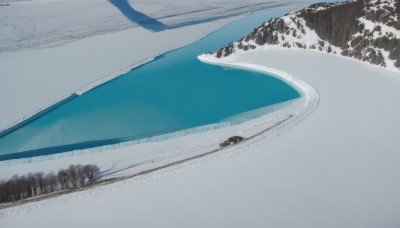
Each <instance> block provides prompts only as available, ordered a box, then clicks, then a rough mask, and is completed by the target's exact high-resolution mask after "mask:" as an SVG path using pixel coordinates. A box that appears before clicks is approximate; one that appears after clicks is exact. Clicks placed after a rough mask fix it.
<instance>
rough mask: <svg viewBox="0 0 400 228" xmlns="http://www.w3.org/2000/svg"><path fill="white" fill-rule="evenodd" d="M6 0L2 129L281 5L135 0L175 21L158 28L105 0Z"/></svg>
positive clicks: (1, 27) (0, 17)
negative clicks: (144, 24) (250, 15)
mask: <svg viewBox="0 0 400 228" xmlns="http://www.w3.org/2000/svg"><path fill="white" fill-rule="evenodd" d="M6 2H8V3H9V4H10V6H0V69H1V70H0V74H1V77H0V97H2V99H0V107H2V108H1V110H0V116H1V118H0V129H7V128H8V127H10V126H13V125H15V124H16V123H19V122H20V121H22V120H23V119H25V118H27V117H29V116H31V115H33V114H35V113H37V112H39V111H40V110H42V109H44V108H46V107H48V106H51V105H53V104H54V103H56V102H58V101H60V100H62V99H64V98H65V97H68V96H70V95H71V94H73V93H76V94H81V93H82V92H84V91H86V90H87V89H90V88H92V87H93V86H96V85H98V84H99V83H101V82H104V81H107V80H110V79H112V78H114V77H117V76H119V75H120V74H121V73H123V72H126V71H128V70H129V69H130V68H131V67H133V66H137V64H140V63H143V62H145V61H147V60H148V59H151V58H154V57H155V56H158V55H160V54H163V53H165V52H167V51H170V50H174V49H176V48H179V47H182V46H185V45H188V44H190V43H193V42H195V41H197V40H199V39H200V38H202V37H204V36H205V35H207V34H208V33H210V32H211V31H214V30H216V29H217V28H220V27H221V26H223V25H225V24H227V23H229V22H231V21H233V20H235V19H238V18H240V17H241V16H243V15H244V14H246V13H248V12H252V11H258V10H262V9H265V8H268V7H271V6H274V5H276V3H275V2H271V1H262V0H249V1H247V2H231V1H228V0H208V1H183V0H168V1H161V2H157V4H155V2H154V1H135V2H132V1H130V4H131V5H132V6H133V7H135V9H136V10H138V11H140V12H143V13H145V14H146V15H148V16H150V17H153V18H155V19H157V20H159V21H160V22H162V23H164V24H166V25H167V26H170V27H168V29H166V30H162V31H158V32H154V31H151V30H147V29H144V28H143V27H140V26H138V24H137V23H132V22H131V21H129V20H128V19H127V18H126V17H124V16H123V15H122V14H121V12H119V10H118V9H116V7H114V6H113V5H112V4H111V3H109V2H108V1H107V0H85V1H79V0H63V1H43V0H21V1H16V0H15V1H14V0H9V1H6ZM228 2H229V4H228ZM287 2H289V3H290V2H293V1H291V0H289V1H287ZM298 4H299V3H297V5H298ZM281 7H283V8H284V7H285V6H281ZM290 7H294V6H290ZM215 15H218V17H215ZM202 19H204V20H202ZM217 19H218V20H217ZM207 21H210V22H207ZM200 22H203V23H200ZM191 23H193V24H191ZM179 25H186V26H182V27H179ZM176 26H177V27H176ZM2 39H4V40H2ZM166 41H168V42H166ZM11 50H18V51H11Z"/></svg>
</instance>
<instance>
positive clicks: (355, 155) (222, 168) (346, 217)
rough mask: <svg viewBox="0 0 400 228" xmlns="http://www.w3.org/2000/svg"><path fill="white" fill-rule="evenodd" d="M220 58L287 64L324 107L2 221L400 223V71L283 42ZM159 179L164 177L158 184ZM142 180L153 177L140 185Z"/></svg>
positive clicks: (22, 223)
mask: <svg viewBox="0 0 400 228" xmlns="http://www.w3.org/2000/svg"><path fill="white" fill-rule="evenodd" d="M214 61H215V59H214ZM221 63H222V64H232V63H234V64H237V63H241V65H246V66H247V67H248V66H252V65H253V66H254V65H258V66H262V67H261V68H264V67H268V68H274V69H281V70H283V71H285V72H287V73H288V74H290V75H293V76H295V77H296V78H297V79H299V80H302V81H305V82H307V84H310V85H312V86H313V88H315V89H316V90H317V91H318V93H319V94H320V99H321V101H320V105H319V106H318V108H317V109H316V110H315V112H314V113H313V114H312V115H311V116H309V117H308V118H307V119H305V120H304V121H302V122H301V123H300V124H299V125H297V126H296V127H294V128H293V129H291V130H290V131H288V132H286V133H285V134H282V135H281V136H280V137H278V138H274V139H273V140H271V141H269V142H268V143H259V144H257V143H256V144H255V145H254V146H249V147H245V148H240V147H239V148H237V150H244V153H240V154H237V153H236V152H233V153H235V154H236V155H235V156H230V157H228V158H225V159H216V158H211V160H217V161H215V162H211V163H207V164H206V165H204V166H199V167H197V168H192V169H187V168H188V167H192V166H198V165H199V164H202V163H201V162H200V163H199V161H196V162H192V163H190V164H186V165H185V166H181V167H175V168H173V169H169V170H164V171H163V172H159V173H154V174H152V175H150V176H149V177H146V178H142V179H140V178H139V179H137V180H135V179H131V180H129V181H127V182H122V183H121V182H120V183H118V184H114V185H112V186H104V187H99V188H96V190H93V191H92V192H86V193H85V192H83V193H75V194H72V195H66V196H63V197H59V198H55V199H51V200H46V201H42V202H40V203H39V204H38V203H31V204H27V205H24V206H22V207H21V208H19V209H18V207H17V208H13V209H14V211H12V210H11V211H10V210H3V211H1V213H2V214H3V215H5V216H8V215H13V214H15V216H10V217H2V218H1V219H0V225H1V226H2V227H22V226H26V225H30V226H34V227H54V226H58V227H71V226H93V227H110V226H117V227H131V226H136V227H307V228H309V227H318V228H319V227H328V228H329V227H332V228H337V227H349V228H350V227H351V228H353V227H364V228H368V227H371V228H372V227H385V228H389V227H393V228H394V227H398V226H399V225H400V195H399V194H398V192H399V191H400V184H399V182H398V181H397V174H398V173H399V172H400V167H399V166H398V164H399V162H400V154H399V152H398V149H399V148H400V142H399V141H398V134H397V132H398V129H399V127H400V123H399V122H398V121H397V120H398V116H399V115H400V108H399V107H398V106H396V105H395V104H396V103H397V98H398V97H399V96H400V90H399V87H400V75H399V74H398V73H395V72H391V71H388V70H385V69H382V68H379V67H374V66H372V65H368V64H365V63H360V62H358V61H355V60H354V61H353V60H351V59H348V58H342V57H338V56H335V55H329V54H323V53H318V52H312V51H308V50H297V49H280V48H265V49H264V50H257V51H252V52H247V53H243V54H240V55H232V56H231V57H229V58H226V59H224V60H223V61H222V62H221ZM257 68H260V67H257ZM264 69H265V68H264ZM257 70H259V69H257ZM289 107H291V106H288V108H289ZM224 129H227V128H224ZM213 132H216V131H211V132H206V134H213ZM216 135H219V134H218V133H217V134H216ZM222 154H229V152H226V153H222ZM221 156H224V155H221ZM182 170H185V172H180V171H182ZM178 172H180V173H179V175H171V174H175V173H178ZM159 177H164V178H162V179H159V180H157V181H150V180H153V179H155V178H159ZM149 181H150V182H149ZM143 182H148V183H146V184H142V185H138V184H139V183H143ZM65 202H68V203H65ZM20 212H22V213H24V212H29V213H25V214H23V215H21V214H19V213H20ZM83 212H88V213H83Z"/></svg>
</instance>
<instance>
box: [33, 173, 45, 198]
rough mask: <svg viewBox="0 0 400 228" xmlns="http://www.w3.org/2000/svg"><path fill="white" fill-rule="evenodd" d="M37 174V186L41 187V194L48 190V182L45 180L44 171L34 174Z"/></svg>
mask: <svg viewBox="0 0 400 228" xmlns="http://www.w3.org/2000/svg"><path fill="white" fill-rule="evenodd" d="M34 175H35V180H36V183H37V186H38V187H39V191H40V193H39V194H44V193H47V192H46V182H45V180H44V173H43V172H37V173H35V174H34Z"/></svg>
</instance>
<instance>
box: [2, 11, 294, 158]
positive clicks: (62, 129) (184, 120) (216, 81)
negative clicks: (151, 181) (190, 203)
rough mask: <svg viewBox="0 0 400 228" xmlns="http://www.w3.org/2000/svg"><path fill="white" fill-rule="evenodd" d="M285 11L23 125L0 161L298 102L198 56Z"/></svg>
mask: <svg viewBox="0 0 400 228" xmlns="http://www.w3.org/2000/svg"><path fill="white" fill-rule="evenodd" d="M283 13H284V12H281V11H268V12H263V13H258V14H254V15H252V16H249V17H247V18H245V19H242V20H239V21H236V22H234V23H231V24H230V25H228V26H225V27H224V28H222V29H220V30H218V31H216V32H214V33H212V34H210V35H209V36H207V37H206V38H204V39H202V40H201V41H199V42H197V43H195V44H192V45H189V46H187V47H184V48H181V49H178V50H175V51H172V52H169V53H167V54H164V55H162V56H159V57H158V58H157V59H156V60H155V61H152V62H150V63H148V64H146V65H143V66H141V67H139V68H136V69H133V70H132V71H131V72H129V73H127V74H125V75H123V76H121V77H119V78H117V79H115V80H112V81H111V82H109V83H106V84H104V85H102V86H99V87H97V88H95V89H93V90H91V91H89V92H87V93H85V94H83V95H81V96H77V97H75V98H73V99H71V100H70V101H68V102H66V103H65V104H63V105H61V106H59V107H58V108H56V109H54V110H52V111H50V112H47V113H45V114H44V115H42V116H41V117H39V118H36V119H35V120H33V121H28V122H26V124H25V125H23V126H22V127H20V128H18V129H15V130H14V131H10V132H9V133H7V134H5V135H3V136H2V137H1V138H0V160H8V159H13V158H20V157H31V156H37V155H43V154H51V153H59V152H63V151H67V150H73V149H80V148H88V147H94V146H99V145H106V144H113V143H118V142H121V141H127V140H132V139H139V138H145V137H149V136H154V135H159V134H164V133H168V132H174V131H177V130H183V129H187V128H192V127H197V126H202V125H206V124H211V123H219V122H220V121H221V120H222V119H225V118H227V117H229V116H233V115H236V114H239V113H243V112H246V111H250V110H253V109H257V108H260V107H264V106H268V105H272V104H276V103H279V102H283V101H288V100H291V99H294V98H297V97H299V96H300V94H299V93H298V92H297V91H296V90H295V89H294V88H292V87H290V86H289V85H287V84H285V83H284V82H282V81H280V80H278V79H276V78H274V77H270V76H266V75H263V74H260V73H255V72H249V71H244V70H237V69H229V68H223V67H219V66H212V65H207V64H204V63H201V62H200V61H199V60H197V58H196V57H197V56H198V55H199V54H202V53H204V52H209V51H215V50H217V49H218V48H220V47H223V46H225V45H226V44H227V43H229V42H230V41H234V40H238V39H239V38H241V37H243V36H245V35H246V34H248V33H249V32H250V31H251V30H252V28H254V27H258V26H259V25H260V24H261V23H262V22H264V21H266V20H268V19H269V18H271V17H277V16H281V15H282V14H283ZM165 42H168V41H167V40H166V41H165ZM143 45H144V46H146V45H151V44H143ZM140 51H145V49H143V50H140ZM21 152H22V153H21Z"/></svg>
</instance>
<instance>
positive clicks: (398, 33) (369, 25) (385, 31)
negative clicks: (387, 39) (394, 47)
mask: <svg viewBox="0 0 400 228" xmlns="http://www.w3.org/2000/svg"><path fill="white" fill-rule="evenodd" d="M358 20H359V21H360V22H361V23H363V24H364V25H365V30H369V31H370V32H372V31H373V30H374V28H376V27H377V26H380V27H381V32H382V33H381V34H380V35H379V32H378V31H376V32H374V39H377V38H379V37H381V36H388V35H389V34H393V35H394V37H397V38H400V30H397V29H395V28H393V27H391V26H387V25H385V24H382V23H378V22H372V21H370V20H367V19H366V18H365V17H362V18H359V19H358Z"/></svg>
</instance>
